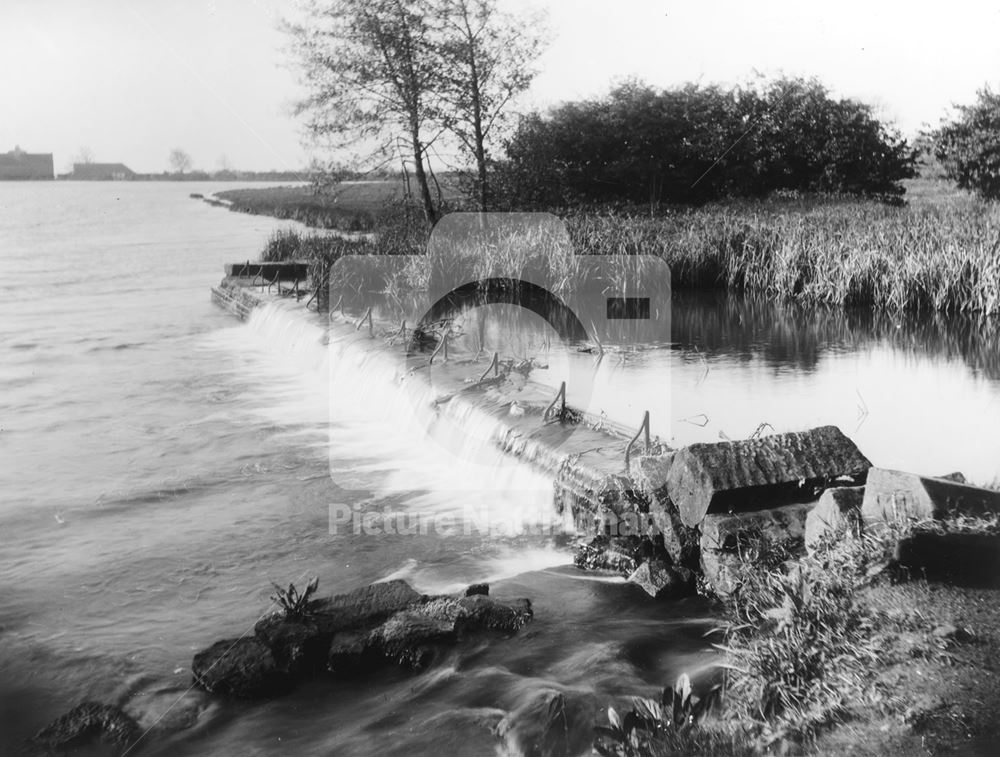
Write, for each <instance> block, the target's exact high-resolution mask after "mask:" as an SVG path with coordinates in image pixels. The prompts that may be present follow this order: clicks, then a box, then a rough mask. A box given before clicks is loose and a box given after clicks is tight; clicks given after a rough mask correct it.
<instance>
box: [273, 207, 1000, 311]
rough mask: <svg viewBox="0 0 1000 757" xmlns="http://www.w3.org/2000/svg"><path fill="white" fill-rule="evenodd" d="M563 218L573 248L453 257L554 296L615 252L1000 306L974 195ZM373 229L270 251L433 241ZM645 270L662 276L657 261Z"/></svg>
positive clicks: (803, 288)
mask: <svg viewBox="0 0 1000 757" xmlns="http://www.w3.org/2000/svg"><path fill="white" fill-rule="evenodd" d="M401 219H402V220H401ZM563 220H564V221H565V223H566V227H567V228H568V230H569V239H570V241H571V248H567V247H566V246H565V245H563V243H562V242H561V241H560V240H558V239H556V238H554V237H553V238H546V237H545V236H544V235H541V236H540V235H539V234H538V233H537V232H532V231H530V230H525V231H524V232H523V233H521V234H520V235H518V234H508V236H506V237H505V238H499V237H496V236H494V237H491V238H487V239H484V240H480V241H479V242H476V243H475V244H471V245H470V244H466V245H465V246H464V247H463V246H462V245H455V246H454V249H453V251H452V253H451V256H452V259H454V260H461V261H463V264H468V265H469V266H470V268H472V269H473V270H474V271H475V272H476V274H477V275H480V276H485V275H489V274H491V273H494V274H495V273H496V272H500V271H504V272H508V273H507V274H506V275H512V274H511V273H510V272H513V273H517V272H518V271H531V272H533V276H532V280H533V281H535V282H536V283H542V282H543V281H544V283H545V284H546V285H547V286H549V287H550V289H551V291H553V292H555V293H557V294H560V293H566V292H568V291H571V290H573V289H574V288H576V287H578V286H580V285H581V284H582V282H584V281H586V279H587V276H586V262H585V260H586V258H585V256H587V255H594V254H600V255H604V256H611V257H612V259H613V260H615V259H625V258H627V257H629V256H633V255H635V254H638V253H641V254H646V255H654V256H657V257H659V258H662V259H663V260H664V261H666V262H667V264H668V265H669V267H670V273H671V284H672V286H673V288H674V289H675V290H681V289H724V290H729V291H739V292H743V293H747V294H750V295H752V296H754V297H759V298H761V299H765V300H771V301H784V302H795V303H799V304H805V305H830V306H843V307H857V306H860V307H865V308H869V309H872V310H875V311H883V312H889V313H898V312H904V311H923V312H939V313H946V314H972V313H975V314H980V315H995V314H998V313H1000V209H998V207H997V206H996V205H992V204H988V203H982V202H978V201H974V200H971V199H970V200H968V201H967V202H963V203H957V202H954V203H941V204H934V203H920V204H916V205H913V206H905V207H890V206H885V205H880V204H877V203H873V202H865V201H850V200H831V199H825V198H814V199H811V200H802V199H790V200H787V201H767V202H754V203H751V202H732V203H720V204H716V205H711V206H705V207H702V208H697V209H687V210H669V211H666V212H660V213H657V214H655V215H653V214H640V213H634V212H633V213H628V212H621V211H618V212H614V213H612V212H599V211H598V212H587V213H584V212H573V213H570V214H568V215H566V216H565V217H564V219H563ZM376 234H377V239H376V240H374V241H371V240H369V241H365V242H349V241H344V240H331V239H329V238H326V237H323V238H321V239H322V241H311V238H312V237H313V236H315V235H300V236H301V240H302V241H300V243H299V244H298V245H295V244H292V245H285V247H283V248H281V249H279V247H281V246H280V245H278V244H276V243H271V244H269V246H268V252H267V254H268V255H278V256H279V259H280V258H285V257H298V258H307V259H311V258H325V259H326V260H327V262H329V261H331V260H333V259H335V258H336V257H338V256H340V255H343V254H353V253H362V254H373V255H394V254H400V253H420V252H422V251H424V250H425V249H426V243H427V233H426V231H425V230H424V228H423V226H422V224H421V223H419V221H416V220H414V218H413V216H412V215H410V216H405V217H404V216H400V215H396V216H393V217H390V218H388V219H387V220H385V221H384V222H382V223H380V224H378V225H377V226H376ZM569 249H572V250H573V251H574V252H575V254H576V259H574V256H573V255H571V254H570V255H568V254H567V250H569ZM580 258H583V261H581V259H580ZM268 259H275V258H268ZM646 273H648V275H649V276H651V277H653V276H657V277H662V271H656V270H653V269H652V268H648V270H647V271H646ZM411 274H412V276H410V275H409V274H408V275H404V276H402V277H397V278H396V280H395V281H394V282H393V284H392V286H393V288H394V289H398V288H406V287H407V286H413V287H416V286H422V285H424V284H426V279H425V278H422V276H425V274H421V273H420V272H418V271H417V270H416V268H413V269H412V270H411ZM642 274H643V270H641V269H640V275H642ZM652 283H654V284H655V283H656V282H652Z"/></svg>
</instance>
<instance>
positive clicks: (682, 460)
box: [666, 426, 871, 527]
mask: <svg viewBox="0 0 1000 757" xmlns="http://www.w3.org/2000/svg"><path fill="white" fill-rule="evenodd" d="M870 467H871V463H870V462H869V461H868V459H867V458H866V457H865V456H864V455H862V454H861V452H860V451H859V450H858V448H857V447H856V446H855V444H854V442H852V441H851V440H850V439H848V438H847V437H846V436H845V435H844V434H843V433H842V432H841V431H840V429H838V428H837V427H836V426H821V427H819V428H814V429H811V430H809V431H801V432H791V433H785V434H773V435H770V436H762V437H759V438H756V439H747V440H744V441H737V442H719V443H715V444H692V445H691V446H689V447H685V448H683V449H681V450H679V451H677V452H676V453H675V454H674V456H673V460H672V462H671V465H670V471H669V473H668V474H667V478H666V488H667V494H668V495H669V497H670V499H671V501H672V502H673V503H674V504H675V505H676V506H677V509H678V511H679V513H680V517H681V521H682V522H683V523H684V525H686V526H689V527H695V526H698V525H700V524H701V522H702V520H703V519H704V517H705V515H706V513H709V512H713V513H719V512H723V513H724V512H729V511H737V510H739V511H746V510H755V509H759V508H761V507H767V506H774V505H777V504H784V503H787V502H796V501H799V502H800V501H803V500H809V499H814V498H815V496H816V494H817V491H816V490H817V489H825V488H827V487H828V486H830V485H831V484H833V483H834V482H835V481H838V480H846V481H847V483H851V484H858V483H863V481H864V478H865V474H866V473H867V471H868V468H870Z"/></svg>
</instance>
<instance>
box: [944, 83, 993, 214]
mask: <svg viewBox="0 0 1000 757" xmlns="http://www.w3.org/2000/svg"><path fill="white" fill-rule="evenodd" d="M959 114H960V115H959V117H958V118H957V119H955V120H954V121H952V122H951V123H948V124H945V125H943V126H942V127H941V128H939V129H938V130H937V131H936V132H934V134H933V135H932V138H933V142H934V153H935V155H936V156H937V158H938V160H940V161H941V163H942V164H943V165H944V168H945V174H946V176H947V177H948V178H949V179H951V180H953V181H955V182H956V183H957V184H958V186H959V187H961V188H963V189H971V190H973V191H975V192H977V193H978V194H979V195H981V196H982V197H984V198H987V199H992V200H995V199H998V198H1000V95H998V94H995V93H994V92H991V91H990V89H989V88H988V87H987V88H984V89H982V90H980V91H979V92H978V100H977V101H976V103H975V104H974V105H963V106H959Z"/></svg>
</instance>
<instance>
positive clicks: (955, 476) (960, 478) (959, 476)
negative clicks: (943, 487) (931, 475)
mask: <svg viewBox="0 0 1000 757" xmlns="http://www.w3.org/2000/svg"><path fill="white" fill-rule="evenodd" d="M938 478H943V479H944V480H945V481H954V482H955V483H956V484H967V483H969V482H968V480H966V478H965V474H964V473H962V472H960V471H955V472H954V473H945V474H944V475H943V476H938Z"/></svg>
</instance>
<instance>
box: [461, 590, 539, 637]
mask: <svg viewBox="0 0 1000 757" xmlns="http://www.w3.org/2000/svg"><path fill="white" fill-rule="evenodd" d="M458 604H459V607H460V608H461V609H460V613H459V618H458V619H459V623H460V626H459V627H460V629H462V630H468V629H473V630H479V629H487V630H492V631H505V632H507V633H513V632H514V631H519V630H520V629H521V628H523V627H524V626H525V625H527V623H528V622H529V621H530V620H531V618H532V617H533V616H534V611H533V610H532V609H531V600H530V599H512V600H508V601H501V600H497V599H493V598H492V597H486V596H483V595H482V594H477V595H475V596H472V597H463V598H462V599H460V600H458Z"/></svg>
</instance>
